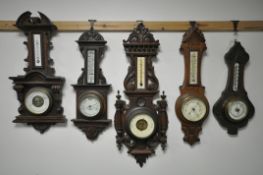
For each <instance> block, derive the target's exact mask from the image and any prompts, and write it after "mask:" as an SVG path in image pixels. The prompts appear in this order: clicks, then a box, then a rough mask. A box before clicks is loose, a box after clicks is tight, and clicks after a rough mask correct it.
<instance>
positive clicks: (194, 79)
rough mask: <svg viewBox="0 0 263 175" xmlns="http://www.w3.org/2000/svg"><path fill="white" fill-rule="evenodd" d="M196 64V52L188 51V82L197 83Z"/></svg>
mask: <svg viewBox="0 0 263 175" xmlns="http://www.w3.org/2000/svg"><path fill="white" fill-rule="evenodd" d="M197 65H198V52H197V51H191V52H190V75H189V76H190V77H189V84H193V85H195V84H197V83H198V82H197Z"/></svg>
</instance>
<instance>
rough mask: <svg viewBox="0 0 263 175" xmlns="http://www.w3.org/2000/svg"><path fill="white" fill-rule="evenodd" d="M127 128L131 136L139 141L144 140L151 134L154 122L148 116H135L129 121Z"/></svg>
mask: <svg viewBox="0 0 263 175" xmlns="http://www.w3.org/2000/svg"><path fill="white" fill-rule="evenodd" d="M129 128H130V131H131V133H132V135H134V136H135V137H137V138H140V139H145V138H148V137H150V136H151V135H152V134H153V132H154V129H155V122H154V120H153V118H152V117H151V116H149V115H148V114H137V115H136V116H134V117H133V118H132V119H131V121H130V125H129Z"/></svg>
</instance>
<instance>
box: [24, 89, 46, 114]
mask: <svg viewBox="0 0 263 175" xmlns="http://www.w3.org/2000/svg"><path fill="white" fill-rule="evenodd" d="M24 104H25V107H26V108H27V110H28V111H29V112H31V113H33V114H38V115H40V114H43V113H45V112H46V111H47V110H48V109H49V107H50V106H51V96H50V94H49V92H48V91H47V89H45V88H40V87H35V88H32V89H30V90H29V91H28V92H27V93H26V95H25V103H24Z"/></svg>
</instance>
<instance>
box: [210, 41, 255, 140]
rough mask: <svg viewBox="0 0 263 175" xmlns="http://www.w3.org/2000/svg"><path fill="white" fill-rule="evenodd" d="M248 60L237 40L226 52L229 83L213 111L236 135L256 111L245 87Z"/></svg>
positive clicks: (221, 122) (228, 130)
mask: <svg viewBox="0 0 263 175" xmlns="http://www.w3.org/2000/svg"><path fill="white" fill-rule="evenodd" d="M248 60H249V55H248V53H247V52H246V51H245V49H244V48H243V47H242V46H241V44H240V42H237V41H235V44H234V46H233V47H232V48H231V49H230V50H229V51H228V52H227V53H226V54H225V62H226V64H227V67H228V79H227V84H226V88H225V90H224V91H223V92H222V95H221V97H220V98H219V99H218V100H217V102H216V103H215V105H214V107H213V113H214V115H215V117H216V119H217V120H218V122H219V123H220V125H221V126H223V127H225V128H227V132H228V133H229V134H231V135H236V134H237V132H238V129H239V128H241V127H244V126H246V125H247V123H248V120H249V119H250V118H251V117H252V116H253V115H254V111H255V110H254V106H253V104H252V103H251V102H250V100H249V99H248V96H247V92H246V90H245V88H244V68H245V65H246V63H247V62H248Z"/></svg>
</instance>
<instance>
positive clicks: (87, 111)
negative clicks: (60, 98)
mask: <svg viewBox="0 0 263 175" xmlns="http://www.w3.org/2000/svg"><path fill="white" fill-rule="evenodd" d="M102 99H103V97H102V96H101V95H100V94H99V93H97V92H95V91H88V92H87V93H84V94H83V95H82V96H80V98H79V111H80V113H81V114H82V115H83V116H85V117H88V118H94V117H96V116H98V115H99V114H100V113H101V112H102V111H103V109H104V103H103V100H102Z"/></svg>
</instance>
